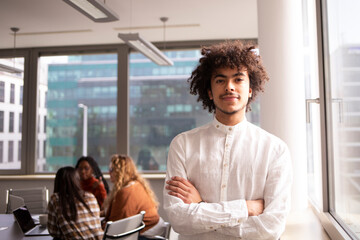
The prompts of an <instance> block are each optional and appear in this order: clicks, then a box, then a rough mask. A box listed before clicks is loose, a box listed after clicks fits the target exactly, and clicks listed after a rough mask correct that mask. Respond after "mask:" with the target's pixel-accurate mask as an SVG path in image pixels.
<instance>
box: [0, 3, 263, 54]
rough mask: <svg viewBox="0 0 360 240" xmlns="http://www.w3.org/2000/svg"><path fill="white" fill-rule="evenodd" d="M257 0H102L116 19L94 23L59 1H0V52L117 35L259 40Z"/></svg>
mask: <svg viewBox="0 0 360 240" xmlns="http://www.w3.org/2000/svg"><path fill="white" fill-rule="evenodd" d="M256 2H257V1H255V0H222V1H219V0H106V1H105V4H106V5H107V6H108V7H110V8H111V9H112V10H113V11H115V12H116V13H117V14H118V15H119V17H120V20H119V21H116V22H110V23H95V22H93V21H91V20H90V19H88V18H87V17H85V16H84V15H82V14H81V13H80V12H78V11H77V10H75V9H74V8H72V7H71V6H70V5H68V4H66V3H65V2H63V1H62V0H0V49H4V48H13V47H14V37H13V34H12V32H11V30H10V28H11V27H18V28H20V31H19V32H18V33H17V37H16V47H17V48H23V47H45V46H68V45H89V44H91V45H92V44H114V43H122V41H121V40H120V39H118V38H117V33H119V32H125V33H128V32H139V33H140V35H141V36H142V37H143V38H145V39H147V40H149V41H152V42H157V41H163V40H164V28H163V23H162V22H161V21H160V17H168V18H169V20H168V21H167V22H166V31H165V39H166V41H179V40H205V39H210V40H216V39H233V38H257V5H256Z"/></svg>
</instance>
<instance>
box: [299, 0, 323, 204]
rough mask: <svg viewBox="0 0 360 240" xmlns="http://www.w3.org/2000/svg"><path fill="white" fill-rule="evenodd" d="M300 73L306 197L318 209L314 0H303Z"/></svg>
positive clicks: (318, 150) (317, 88)
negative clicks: (302, 79)
mask: <svg viewBox="0 0 360 240" xmlns="http://www.w3.org/2000/svg"><path fill="white" fill-rule="evenodd" d="M302 6H303V9H302V10H303V11H302V13H303V33H304V39H303V43H304V76H305V94H306V96H305V97H306V101H307V105H306V107H307V108H308V109H307V114H308V116H307V124H306V135H307V161H308V162H307V177H308V193H309V199H310V201H311V202H312V204H313V205H314V206H316V207H317V208H318V209H319V210H322V208H323V206H322V205H323V204H322V200H323V197H322V168H321V166H322V165H321V163H322V156H321V138H320V134H321V129H320V105H319V81H318V79H319V74H318V64H317V62H318V56H317V37H316V10H315V0H303V1H302Z"/></svg>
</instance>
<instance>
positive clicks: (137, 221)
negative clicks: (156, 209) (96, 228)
mask: <svg viewBox="0 0 360 240" xmlns="http://www.w3.org/2000/svg"><path fill="white" fill-rule="evenodd" d="M144 215H145V211H141V212H140V213H139V214H136V215H134V216H131V217H127V218H124V219H120V220H118V221H115V222H112V221H109V222H107V223H106V226H105V231H104V237H103V240H108V239H122V240H137V239H138V237H139V233H140V231H141V230H142V229H143V228H144V227H145V223H144V222H143V221H142V220H143V218H144Z"/></svg>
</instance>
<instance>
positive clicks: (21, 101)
mask: <svg viewBox="0 0 360 240" xmlns="http://www.w3.org/2000/svg"><path fill="white" fill-rule="evenodd" d="M23 91H24V87H23V86H20V101H19V103H20V105H22V104H23Z"/></svg>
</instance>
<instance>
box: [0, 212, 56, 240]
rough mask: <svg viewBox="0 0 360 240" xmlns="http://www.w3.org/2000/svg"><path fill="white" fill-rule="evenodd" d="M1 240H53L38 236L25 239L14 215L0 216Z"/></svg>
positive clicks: (48, 237) (49, 237)
mask: <svg viewBox="0 0 360 240" xmlns="http://www.w3.org/2000/svg"><path fill="white" fill-rule="evenodd" d="M0 239H1V240H19V239H32V240H35V239H36V240H37V239H39V240H47V239H53V238H52V237H51V236H36V237H25V236H24V233H23V232H22V231H21V228H20V227H19V225H18V224H17V222H16V221H15V218H14V216H13V215H12V214H0Z"/></svg>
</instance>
